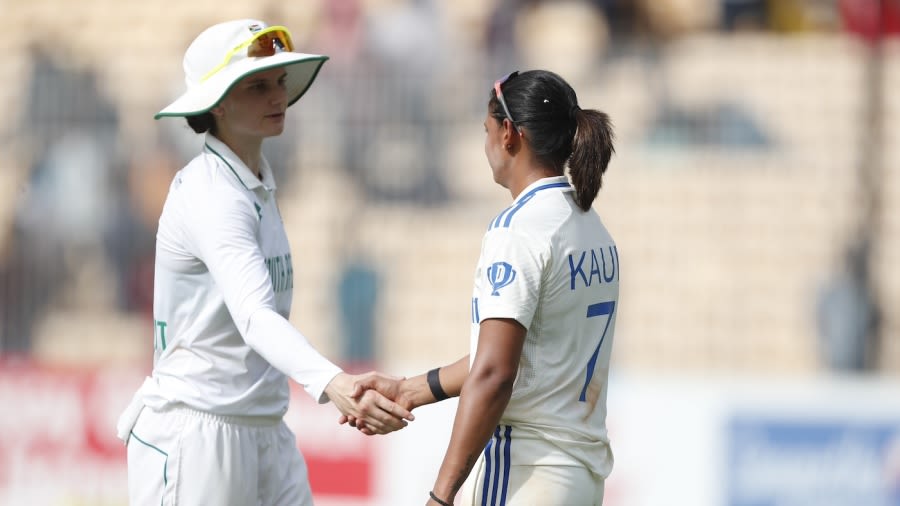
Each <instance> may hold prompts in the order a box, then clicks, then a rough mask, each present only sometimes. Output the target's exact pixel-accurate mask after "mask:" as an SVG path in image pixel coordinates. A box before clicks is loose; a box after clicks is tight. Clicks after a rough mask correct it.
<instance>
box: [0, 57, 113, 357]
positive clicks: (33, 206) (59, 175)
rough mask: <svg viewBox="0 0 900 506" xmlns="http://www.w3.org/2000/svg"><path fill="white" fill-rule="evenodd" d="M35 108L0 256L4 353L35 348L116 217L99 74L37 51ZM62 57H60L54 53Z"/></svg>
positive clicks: (108, 121) (23, 121) (109, 118)
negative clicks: (72, 276) (40, 329)
mask: <svg viewBox="0 0 900 506" xmlns="http://www.w3.org/2000/svg"><path fill="white" fill-rule="evenodd" d="M31 52H32V69H31V74H30V76H29V77H28V79H27V82H28V84H27V89H28V98H27V104H28V106H27V107H26V108H24V116H23V117H21V118H20V119H19V125H20V127H19V128H18V132H19V134H20V135H21V138H22V140H23V141H24V142H25V144H26V146H28V149H27V150H28V151H30V152H31V157H32V160H33V164H32V165H31V168H30V169H29V176H28V183H27V188H26V191H25V193H24V195H23V197H22V199H21V200H20V202H18V206H17V210H16V215H15V218H14V223H13V233H12V237H11V243H10V245H9V249H8V251H7V252H6V254H5V255H2V258H0V299H2V312H3V313H4V314H2V315H0V321H2V325H0V351H19V352H26V351H28V350H29V349H30V343H31V338H32V332H33V329H34V326H35V324H36V322H37V320H38V319H39V318H40V317H41V316H42V315H43V314H44V312H45V311H46V310H47V307H48V306H49V305H51V304H52V303H53V301H54V296H55V295H56V294H58V293H59V292H61V291H62V287H64V286H65V284H66V282H67V280H68V277H69V273H70V271H71V270H72V269H73V268H74V267H76V266H78V265H79V264H80V258H84V255H95V254H96V253H97V249H96V248H95V247H96V246H97V245H98V244H99V241H100V238H101V235H102V233H103V231H104V229H105V228H106V227H107V225H108V224H109V222H110V219H111V217H112V216H114V215H115V214H116V208H115V205H114V203H115V200H114V199H110V198H109V196H110V195H112V194H113V192H112V191H111V188H110V178H111V174H112V171H113V170H114V167H115V166H116V163H117V161H116V160H117V149H116V136H117V128H118V115H117V112H116V110H115V107H114V106H113V105H112V103H111V102H110V101H109V100H108V99H107V98H106V97H105V96H104V95H103V94H102V93H101V92H100V90H99V87H98V86H97V82H96V78H95V75H94V73H93V72H91V71H89V70H84V69H75V68H70V67H68V66H66V65H61V64H59V63H58V61H59V60H57V59H54V57H51V54H50V53H48V52H46V51H44V50H43V49H42V48H40V47H38V46H34V47H32V48H31ZM53 55H54V56H55V57H56V58H59V57H61V55H60V54H59V52H54V53H53Z"/></svg>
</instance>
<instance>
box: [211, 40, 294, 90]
mask: <svg viewBox="0 0 900 506" xmlns="http://www.w3.org/2000/svg"><path fill="white" fill-rule="evenodd" d="M244 49H246V50H247V56H248V57H251V58H259V57H262V56H273V55H275V54H276V53H282V52H284V51H293V50H294V44H293V42H291V33H290V32H289V31H288V29H287V28H285V27H283V26H270V27H269V28H266V29H265V30H260V31H259V32H256V33H254V34H253V36H252V37H250V38H249V39H247V40H245V41H244V42H242V43H240V44H238V45H237V46H235V47H234V48H232V49H231V50H230V51H228V53H227V54H226V55H225V59H224V60H222V63H220V64H218V65H216V66H215V67H213V69H212V70H210V71H209V72H207V73H206V75H204V76H203V79H201V81H206V80H207V79H209V78H210V77H212V76H213V75H215V73H216V72H218V71H220V70H222V69H223V68H225V67H226V66H227V65H228V63H230V62H231V59H232V58H234V57H235V56H237V55H239V54H241V52H242V51H244Z"/></svg>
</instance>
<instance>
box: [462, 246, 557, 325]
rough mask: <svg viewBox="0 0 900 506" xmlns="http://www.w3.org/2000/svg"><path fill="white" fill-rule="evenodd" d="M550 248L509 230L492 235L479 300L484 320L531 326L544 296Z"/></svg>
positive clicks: (484, 252)
mask: <svg viewBox="0 0 900 506" xmlns="http://www.w3.org/2000/svg"><path fill="white" fill-rule="evenodd" d="M548 258H549V251H548V248H547V245H545V244H541V242H540V241H539V240H537V239H536V238H534V237H527V236H525V235H524V234H522V233H521V232H516V231H514V230H511V229H509V228H500V229H495V230H492V231H490V232H488V235H487V236H486V237H485V241H484V247H483V249H482V253H481V260H480V261H479V264H480V265H481V266H482V271H481V273H480V275H481V276H484V277H485V278H484V279H483V280H482V283H480V286H481V287H482V288H481V293H479V294H477V297H478V312H479V315H480V319H481V320H482V321H483V320H486V319H489V318H511V319H514V320H516V321H517V322H519V323H521V324H522V326H523V327H525V328H528V327H530V326H531V320H532V319H533V318H534V313H535V311H536V310H537V304H538V299H539V297H540V291H541V283H542V279H543V274H544V267H545V266H546V264H547V261H548Z"/></svg>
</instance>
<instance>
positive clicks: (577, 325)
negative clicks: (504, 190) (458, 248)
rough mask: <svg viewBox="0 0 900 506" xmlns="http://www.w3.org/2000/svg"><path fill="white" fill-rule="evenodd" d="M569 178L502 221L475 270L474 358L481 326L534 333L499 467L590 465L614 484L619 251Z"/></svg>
mask: <svg viewBox="0 0 900 506" xmlns="http://www.w3.org/2000/svg"><path fill="white" fill-rule="evenodd" d="M573 197H574V190H573V189H572V187H571V186H570V185H569V182H568V179H567V178H566V177H565V176H560V177H552V178H544V179H541V180H539V181H537V182H535V183H533V184H531V185H530V186H529V187H527V188H526V189H525V190H523V191H522V192H521V193H520V194H519V196H518V197H517V198H516V199H515V201H514V202H513V203H512V205H511V206H510V207H509V208H507V209H506V210H504V211H503V212H502V213H500V214H499V215H498V216H497V217H496V218H495V219H493V220H492V221H491V223H490V225H489V227H488V231H487V233H486V234H485V236H484V239H483V241H482V247H481V257H480V259H479V260H478V267H477V269H476V271H475V289H474V295H473V299H472V338H471V352H472V353H471V356H472V360H474V357H475V352H476V350H477V347H478V338H479V323H480V322H482V321H484V320H486V319H489V318H512V319H515V320H516V321H518V322H519V323H521V324H522V325H523V326H524V327H525V328H526V329H527V334H526V337H525V344H524V348H523V351H522V357H521V360H520V363H519V370H518V374H517V377H516V381H515V383H514V385H513V392H512V397H511V399H510V401H509V405H508V406H507V408H506V411H504V413H503V416H502V417H501V420H500V425H501V426H506V427H503V428H502V430H501V428H499V427H498V429H497V431H495V434H494V437H493V439H492V440H491V442H490V443H489V445H488V447H487V448H486V449H485V457H486V458H487V459H488V462H489V463H490V462H493V463H494V464H495V466H496V465H500V466H502V465H510V464H512V465H518V464H522V465H539V464H546V465H583V466H586V467H587V468H589V469H590V470H591V471H593V472H594V473H596V474H598V475H600V476H602V477H606V476H607V475H608V474H609V472H610V470H611V468H612V462H613V457H612V452H611V450H610V446H609V439H608V437H607V431H606V391H607V384H608V380H609V361H610V352H611V350H612V344H613V333H614V330H615V326H616V311H617V309H618V308H617V304H618V299H619V257H618V250H617V249H616V244H615V242H614V241H613V239H612V237H610V234H609V232H608V231H607V230H606V227H605V226H604V225H603V223H602V222H601V220H600V217H599V216H598V215H597V213H596V212H595V211H594V210H593V209H592V210H590V211H588V212H583V211H581V209H579V208H578V205H577V204H576V203H575V201H574V198H573Z"/></svg>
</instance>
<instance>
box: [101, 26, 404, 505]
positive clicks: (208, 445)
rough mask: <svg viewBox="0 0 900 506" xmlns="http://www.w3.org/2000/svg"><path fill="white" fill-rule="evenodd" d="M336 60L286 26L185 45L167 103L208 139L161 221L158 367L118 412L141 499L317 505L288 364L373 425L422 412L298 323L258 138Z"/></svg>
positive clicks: (278, 128)
mask: <svg viewBox="0 0 900 506" xmlns="http://www.w3.org/2000/svg"><path fill="white" fill-rule="evenodd" d="M327 59H328V58H327V57H326V56H322V55H314V54H303V53H298V52H295V51H294V47H293V44H292V42H291V37H290V34H289V32H288V30H287V29H286V28H284V27H282V26H267V25H266V24H265V23H263V22H262V21H258V20H251V19H246V20H238V21H231V22H226V23H221V24H217V25H215V26H212V27H210V28H208V29H207V30H205V31H203V32H202V33H201V34H200V35H199V36H198V37H197V38H196V39H195V40H194V41H193V43H191V45H190V47H189V48H188V49H187V52H186V53H185V55H184V72H185V81H186V83H187V91H186V92H185V93H184V94H183V95H182V96H180V97H179V98H178V99H177V100H175V101H174V102H172V103H171V104H170V105H169V106H168V107H166V108H165V109H163V110H162V111H160V112H159V113H158V114H157V115H156V118H161V117H165V116H176V117H177V116H183V117H186V118H187V122H188V124H189V125H190V127H191V128H192V129H193V130H194V131H195V132H197V133H202V134H205V144H204V147H203V150H202V152H201V153H200V154H199V155H198V156H197V157H196V158H194V159H193V160H192V161H191V162H190V163H188V164H187V166H185V167H184V169H182V170H181V171H180V172H178V174H176V176H175V179H174V181H173V182H172V185H171V187H170V189H169V195H168V197H167V199H166V203H165V207H164V208H163V211H162V215H161V217H160V220H159V229H158V232H157V244H156V270H155V285H154V299H153V315H154V320H155V321H154V329H155V332H154V343H153V345H154V357H153V372H152V374H151V376H150V377H148V378H147V379H146V380H145V382H144V384H143V385H142V386H141V388H140V389H139V390H138V392H137V393H136V394H135V396H134V399H133V400H132V402H131V404H130V405H129V407H128V408H127V409H126V410H125V412H124V413H123V414H122V415H121V417H120V418H119V422H118V426H117V430H118V436H119V437H120V438H121V439H122V440H123V441H125V442H126V444H127V446H128V489H129V498H130V504H131V505H132V506H143V505H146V506H151V505H152V506H158V505H160V504H162V505H192V506H193V505H209V506H224V505H234V506H247V505H266V506H270V505H271V506H276V505H285V506H287V505H290V506H296V505H309V504H312V493H311V491H310V486H309V482H308V479H307V469H306V464H305V462H304V460H303V457H302V455H301V454H300V452H299V451H298V450H297V445H296V442H295V439H294V435H293V434H292V433H291V431H290V430H289V429H288V428H287V426H286V425H285V424H284V422H283V421H282V416H283V415H284V414H285V412H286V411H287V409H288V399H289V388H288V380H289V379H292V380H294V381H296V382H297V383H299V384H301V385H303V387H304V388H305V389H306V391H307V392H308V393H309V394H310V395H312V396H313V397H314V398H315V399H317V400H318V401H319V402H327V401H328V400H330V401H331V402H333V403H334V405H335V406H336V407H337V408H338V410H340V412H341V414H343V415H346V416H351V417H354V418H359V419H361V420H364V423H365V424H366V426H367V427H371V428H372V431H373V432H377V433H386V432H390V431H393V430H397V429H399V428H402V427H403V426H405V425H406V423H407V422H406V420H412V419H413V417H412V415H411V414H410V413H409V412H408V411H407V410H405V409H403V408H402V407H400V406H399V405H397V404H395V403H394V402H392V401H390V400H389V399H387V398H385V397H384V396H382V395H381V394H379V393H377V392H374V391H373V392H371V394H372V395H367V396H366V397H363V398H361V399H360V398H358V396H357V398H354V397H352V396H351V395H350V394H351V392H352V390H353V384H354V383H355V382H356V381H357V380H358V379H360V378H363V377H367V376H375V375H376V373H369V375H364V376H350V375H348V374H346V373H344V372H343V371H342V370H341V369H340V368H339V367H338V366H336V365H335V364H333V363H332V362H330V361H329V360H328V359H326V358H325V357H323V356H322V355H321V354H319V353H318V352H317V351H316V350H315V349H314V348H313V347H312V346H311V345H310V343H309V342H308V341H307V339H306V338H305V337H304V336H303V335H302V334H301V333H300V332H299V331H297V330H296V329H295V328H294V327H293V326H292V325H291V324H290V323H289V322H288V316H289V311H290V307H291V293H292V289H293V284H294V280H293V272H294V270H293V263H292V259H291V252H290V249H289V245H288V240H287V236H286V235H285V230H284V225H283V223H282V219H281V216H280V215H279V211H278V207H277V205H276V203H275V190H276V184H275V181H274V180H273V178H272V170H271V168H270V167H269V164H268V162H267V161H266V159H265V158H264V157H263V156H262V153H261V145H262V141H263V139H265V138H267V137H272V136H276V135H280V134H281V133H282V131H283V129H284V125H285V112H286V109H287V108H288V106H290V105H291V104H293V103H294V102H296V101H297V100H298V99H299V98H300V97H301V96H302V95H303V94H304V92H306V90H307V89H308V88H309V86H310V84H312V82H313V80H314V79H315V78H316V75H317V74H318V72H319V69H320V68H321V66H322V64H323V63H324V62H325V61H326V60H327ZM148 344H149V343H148ZM378 377H382V376H378Z"/></svg>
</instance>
